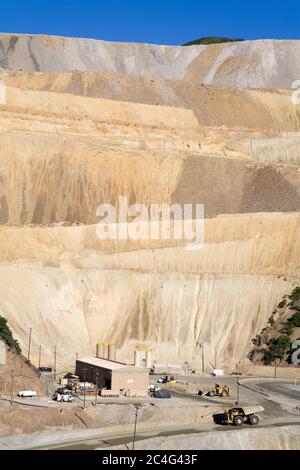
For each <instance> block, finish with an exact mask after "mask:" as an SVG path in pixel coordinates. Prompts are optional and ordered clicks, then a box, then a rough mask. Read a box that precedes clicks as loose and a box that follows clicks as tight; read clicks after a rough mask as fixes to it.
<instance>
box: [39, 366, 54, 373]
mask: <svg viewBox="0 0 300 470" xmlns="http://www.w3.org/2000/svg"><path fill="white" fill-rule="evenodd" d="M38 371H39V372H40V373H47V374H49V373H51V372H52V367H39V368H38Z"/></svg>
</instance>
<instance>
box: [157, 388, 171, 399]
mask: <svg viewBox="0 0 300 470" xmlns="http://www.w3.org/2000/svg"><path fill="white" fill-rule="evenodd" d="M153 397H154V398H171V397H172V395H171V393H169V392H166V391H165V390H159V391H157V392H153Z"/></svg>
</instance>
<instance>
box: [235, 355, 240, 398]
mask: <svg viewBox="0 0 300 470" xmlns="http://www.w3.org/2000/svg"><path fill="white" fill-rule="evenodd" d="M238 367H239V363H238V362H237V363H236V365H235V373H236V405H239V403H240V381H239V370H238Z"/></svg>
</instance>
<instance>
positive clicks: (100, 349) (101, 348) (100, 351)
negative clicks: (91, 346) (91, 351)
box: [96, 343, 104, 359]
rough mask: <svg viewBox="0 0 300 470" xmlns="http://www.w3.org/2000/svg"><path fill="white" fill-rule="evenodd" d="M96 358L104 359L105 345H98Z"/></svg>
mask: <svg viewBox="0 0 300 470" xmlns="http://www.w3.org/2000/svg"><path fill="white" fill-rule="evenodd" d="M96 357H97V358H98V359H103V357H104V344H103V343H97V346H96Z"/></svg>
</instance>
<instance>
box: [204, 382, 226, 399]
mask: <svg viewBox="0 0 300 470" xmlns="http://www.w3.org/2000/svg"><path fill="white" fill-rule="evenodd" d="M198 395H199V396H202V395H206V396H207V397H224V398H226V397H229V396H230V395H231V389H230V387H228V386H227V385H219V384H215V386H214V387H210V386H208V385H204V386H203V387H202V388H201V389H200V390H199V392H198Z"/></svg>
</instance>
